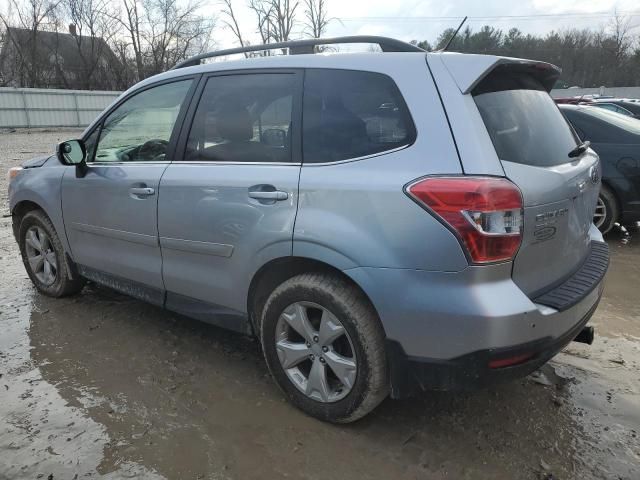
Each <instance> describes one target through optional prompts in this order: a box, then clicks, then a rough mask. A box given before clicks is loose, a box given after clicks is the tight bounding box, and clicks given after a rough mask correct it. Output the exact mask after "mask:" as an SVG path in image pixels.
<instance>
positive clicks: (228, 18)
mask: <svg viewBox="0 0 640 480" xmlns="http://www.w3.org/2000/svg"><path fill="white" fill-rule="evenodd" d="M222 5H223V7H222V10H221V11H220V12H221V13H222V15H224V19H223V20H222V23H224V24H225V26H226V27H227V28H228V29H229V30H231V32H232V33H233V34H234V35H235V37H236V38H237V39H238V42H240V46H241V47H244V46H245V45H246V44H247V43H246V42H245V40H244V38H243V37H242V31H241V30H240V25H239V24H238V19H237V17H236V14H235V12H234V11H233V5H232V1H231V0H222Z"/></svg>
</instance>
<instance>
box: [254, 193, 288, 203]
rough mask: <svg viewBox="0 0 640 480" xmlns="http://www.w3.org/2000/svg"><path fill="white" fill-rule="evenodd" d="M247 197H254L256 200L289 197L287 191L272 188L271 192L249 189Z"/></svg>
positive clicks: (284, 198)
mask: <svg viewBox="0 0 640 480" xmlns="http://www.w3.org/2000/svg"><path fill="white" fill-rule="evenodd" d="M249 197H251V198H255V199H257V200H277V201H280V200H286V199H287V198H289V194H288V193H287V192H283V191H281V190H274V191H271V192H259V191H251V190H250V191H249Z"/></svg>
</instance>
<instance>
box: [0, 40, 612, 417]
mask: <svg viewBox="0 0 640 480" xmlns="http://www.w3.org/2000/svg"><path fill="white" fill-rule="evenodd" d="M327 43H345V44H348V43H378V44H379V45H380V47H381V49H382V52H381V53H362V54H347V53H345V54H330V55H313V54H312V52H313V51H314V46H317V45H323V44H327ZM264 49H289V51H290V53H299V54H297V55H278V56H266V57H260V58H246V59H242V60H237V61H228V62H222V61H219V62H211V63H207V64H203V65H201V64H200V60H201V59H204V58H209V57H221V56H226V55H229V53H248V52H254V51H262V50H264ZM559 74H560V70H559V69H558V68H557V67H555V66H553V65H550V64H547V63H543V62H538V61H534V60H523V59H512V58H505V57H496V56H484V55H466V54H458V53H442V52H426V51H424V50H422V49H420V48H418V47H416V46H414V45H411V44H407V43H403V42H399V41H397V40H393V39H385V38H379V37H355V38H354V37H346V38H339V39H330V40H325V41H323V40H321V39H313V40H302V41H294V42H286V43H282V44H278V43H274V44H270V45H254V46H249V47H243V48H239V49H232V50H226V51H219V52H211V53H207V54H202V55H199V56H196V57H194V58H192V59H189V60H187V61H185V62H183V63H182V64H180V65H178V66H176V67H175V68H174V69H172V70H170V71H168V72H165V73H162V74H160V75H157V76H154V77H151V78H147V79H145V80H143V81H142V82H140V83H138V84H137V85H134V86H133V87H132V88H131V89H129V90H128V91H127V92H125V93H123V94H122V95H121V96H120V98H119V99H118V100H117V101H116V102H115V103H114V104H113V105H111V106H110V107H108V108H107V109H106V110H105V112H104V113H103V114H101V115H100V116H99V117H98V118H97V119H96V120H95V121H94V123H93V124H92V125H90V126H89V127H88V128H87V129H86V131H85V132H84V133H83V135H82V138H80V139H77V140H70V141H67V142H63V143H61V144H60V145H59V146H58V150H57V156H51V157H48V158H42V159H36V160H35V161H33V162H31V163H28V164H26V165H24V166H23V168H15V169H13V170H11V172H10V178H11V181H10V184H9V202H10V208H11V212H12V217H13V227H14V234H15V237H16V240H17V242H18V243H19V245H20V251H21V254H22V258H23V262H24V265H25V268H26V270H27V272H28V274H29V277H30V278H31V280H32V281H33V283H34V285H35V286H36V288H37V289H38V290H39V291H40V292H42V293H43V294H46V295H50V296H53V297H61V296H64V295H70V294H72V293H77V292H79V291H80V290H81V289H82V285H83V282H84V280H85V279H90V280H92V281H94V282H97V283H100V284H103V285H107V286H109V287H111V288H115V289H117V290H120V291H122V292H125V293H127V294H129V295H132V296H135V297H138V298H141V299H144V300H146V301H148V302H151V303H155V304H157V305H159V306H162V307H164V308H167V309H169V310H172V311H175V312H179V313H182V314H185V315H188V316H191V317H194V318H197V319H200V320H203V321H207V322H210V323H212V324H215V325H218V326H221V327H224V328H228V329H233V330H236V331H238V332H242V333H245V334H251V335H255V336H256V337H257V338H258V339H259V340H260V342H261V344H262V350H263V353H264V357H265V360H266V363H267V366H268V367H269V370H270V372H271V374H272V376H273V378H274V380H275V381H276V383H277V384H278V385H279V386H280V388H281V389H282V391H283V392H284V394H285V396H286V397H287V398H288V399H289V400H290V401H291V403H293V404H294V405H296V406H297V407H299V408H300V409H302V410H303V411H305V412H307V413H308V414H310V415H313V416H315V417H318V418H320V419H323V420H328V421H332V422H351V421H354V420H357V419H358V418H360V417H362V416H364V415H366V414H367V413H368V412H369V411H371V410H372V409H373V408H375V407H376V405H378V404H379V403H380V402H381V401H382V400H383V399H384V398H385V397H387V396H388V395H390V396H391V397H394V398H399V397H403V396H406V395H408V394H410V393H412V392H413V391H414V390H420V389H436V390H455V389H469V388H473V387H478V386H481V385H485V384H487V383H491V382H494V381H498V380H505V379H509V378H511V379H513V378H517V377H521V376H524V375H527V374H529V373H531V372H532V371H534V370H535V369H537V368H539V367H540V366H541V365H543V364H544V363H545V362H547V361H548V360H549V359H550V358H552V357H553V356H554V355H555V354H556V353H557V352H558V351H560V350H561V349H562V348H564V346H566V345H567V344H568V343H569V342H571V341H572V340H574V339H577V340H578V341H585V340H586V341H588V342H589V339H591V338H592V336H593V334H592V333H593V332H592V329H590V328H589V327H585V325H586V323H587V322H588V321H589V319H590V318H591V316H592V315H593V313H594V311H595V309H596V307H597V305H598V302H599V300H600V296H601V294H602V290H603V279H604V275H605V272H606V270H607V266H608V257H609V254H608V247H607V244H606V242H604V241H603V238H602V234H601V233H600V232H599V231H598V229H597V228H596V227H595V226H594V225H593V221H592V220H593V215H594V211H595V207H596V202H597V199H598V193H599V191H600V177H601V175H600V167H599V161H598V156H597V155H596V154H595V152H594V151H593V150H591V149H589V148H588V144H585V143H581V142H579V141H578V139H577V137H576V135H575V133H574V132H573V130H572V129H571V128H570V126H569V124H568V123H567V122H566V120H565V119H564V117H563V116H562V114H561V113H560V111H559V110H558V108H557V107H556V105H555V104H554V103H553V101H552V100H551V98H550V97H549V94H548V92H549V90H550V89H551V88H552V86H553V85H554V84H555V82H556V81H557V79H558V76H559ZM603 111H604V110H603ZM585 333H586V335H585ZM229 381H238V379H235V378H229Z"/></svg>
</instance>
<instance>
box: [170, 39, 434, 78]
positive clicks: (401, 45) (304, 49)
mask: <svg viewBox="0 0 640 480" xmlns="http://www.w3.org/2000/svg"><path fill="white" fill-rule="evenodd" d="M337 43H372V44H378V45H379V46H380V48H381V49H382V51H383V52H424V50H423V49H422V48H420V47H417V46H415V45H412V44H410V43H406V42H403V41H401V40H396V39H394V38H387V37H378V36H373V35H353V36H347V37H335V38H308V39H304V40H292V41H288V42H277V43H267V44H262V45H249V46H246V47H237V48H228V49H226V50H217V51H213V52H206V53H201V54H199V55H195V56H193V57H191V58H188V59H186V60H184V61H183V62H180V63H178V64H177V65H176V66H175V67H173V68H172V69H171V70H175V69H177V68H184V67H193V66H194V65H200V60H203V59H205V58H212V57H222V56H225V55H234V54H236V53H247V52H260V51H264V50H275V49H278V48H288V49H289V55H299V54H303V53H314V50H315V49H314V47H316V46H318V45H332V44H337Z"/></svg>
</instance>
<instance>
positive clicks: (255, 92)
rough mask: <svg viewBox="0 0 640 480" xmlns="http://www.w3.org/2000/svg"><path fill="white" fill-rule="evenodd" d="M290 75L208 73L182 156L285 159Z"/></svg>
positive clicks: (228, 159) (288, 152)
mask: <svg viewBox="0 0 640 480" xmlns="http://www.w3.org/2000/svg"><path fill="white" fill-rule="evenodd" d="M296 91H297V89H296V75H295V74H289V73H264V74H263V73H256V74H243V75H223V76H216V77H211V78H209V79H208V80H207V83H206V85H205V87H204V90H203V92H202V97H201V98H200V103H199V104H198V108H197V110H196V113H195V115H194V118H193V124H192V126H191V131H190V132H189V138H188V140H187V148H186V154H185V160H187V161H212V162H289V161H291V151H292V136H293V135H292V112H293V104H294V97H295V92H296Z"/></svg>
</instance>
